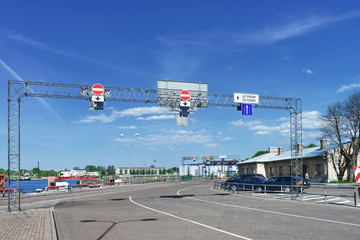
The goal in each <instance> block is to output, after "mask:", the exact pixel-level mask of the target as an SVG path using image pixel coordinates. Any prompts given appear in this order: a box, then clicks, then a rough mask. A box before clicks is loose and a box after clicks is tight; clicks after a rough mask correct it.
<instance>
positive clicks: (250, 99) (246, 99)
mask: <svg viewBox="0 0 360 240" xmlns="http://www.w3.org/2000/svg"><path fill="white" fill-rule="evenodd" d="M234 103H248V104H259V94H249V93H234Z"/></svg>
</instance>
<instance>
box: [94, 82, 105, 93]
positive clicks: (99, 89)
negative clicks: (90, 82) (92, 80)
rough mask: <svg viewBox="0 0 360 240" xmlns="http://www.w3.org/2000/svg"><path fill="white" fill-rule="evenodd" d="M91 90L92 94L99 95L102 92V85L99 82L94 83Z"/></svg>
mask: <svg viewBox="0 0 360 240" xmlns="http://www.w3.org/2000/svg"><path fill="white" fill-rule="evenodd" d="M92 91H93V93H94V94H96V95H101V94H103V93H104V87H103V86H102V85H101V84H98V83H97V84H94V86H92Z"/></svg>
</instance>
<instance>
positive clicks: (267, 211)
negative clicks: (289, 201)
mask: <svg viewBox="0 0 360 240" xmlns="http://www.w3.org/2000/svg"><path fill="white" fill-rule="evenodd" d="M195 187H198V186H195ZM190 188H193V187H190ZM187 189H189V188H184V189H181V190H179V191H177V195H179V196H181V194H180V192H181V191H184V190H187ZM184 198H185V199H192V200H195V201H200V202H206V203H211V204H216V205H222V206H226V207H234V208H242V209H246V210H251V211H257V212H265V213H271V214H278V215H283V216H288V217H297V218H304V219H310V220H316V221H322V222H330V223H336V224H343V225H349V226H355V227H360V224H356V223H347V222H340V221H334V220H329V219H324V218H316V217H307V216H301V215H296V214H290V213H282V212H275V211H269V210H263V209H257V208H251V207H244V206H239V205H232V204H226V203H219V202H213V201H207V200H203V199H197V198H192V197H184Z"/></svg>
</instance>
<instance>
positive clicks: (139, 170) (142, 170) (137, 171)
mask: <svg viewBox="0 0 360 240" xmlns="http://www.w3.org/2000/svg"><path fill="white" fill-rule="evenodd" d="M128 171H129V168H128V167H119V168H116V169H115V174H116V175H118V176H120V177H126V176H128V175H129V174H128ZM165 171H166V170H165V168H162V167H155V168H150V167H148V168H147V167H131V168H130V173H131V175H135V176H136V175H162V174H165Z"/></svg>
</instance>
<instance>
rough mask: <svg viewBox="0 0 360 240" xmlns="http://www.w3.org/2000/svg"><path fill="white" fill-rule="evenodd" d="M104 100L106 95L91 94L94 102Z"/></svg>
mask: <svg viewBox="0 0 360 240" xmlns="http://www.w3.org/2000/svg"><path fill="white" fill-rule="evenodd" d="M104 100H105V99H104V96H99V95H96V96H91V101H93V102H103V101H104Z"/></svg>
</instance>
